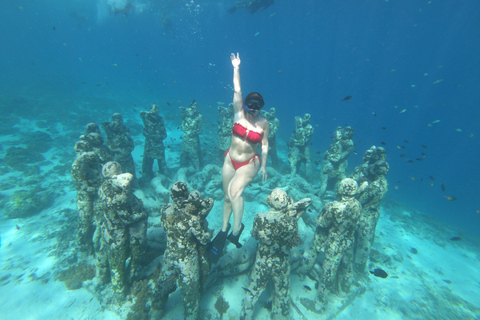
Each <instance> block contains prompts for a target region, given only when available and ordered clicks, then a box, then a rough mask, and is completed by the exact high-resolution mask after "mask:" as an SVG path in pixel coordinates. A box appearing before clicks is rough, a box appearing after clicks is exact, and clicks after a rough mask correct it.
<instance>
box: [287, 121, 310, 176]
mask: <svg viewBox="0 0 480 320" xmlns="http://www.w3.org/2000/svg"><path fill="white" fill-rule="evenodd" d="M310 118H311V115H310V114H308V113H306V114H305V115H304V117H303V118H300V117H295V131H293V133H292V136H291V137H290V140H288V142H287V146H288V161H289V162H290V168H291V175H292V178H293V177H295V175H296V174H297V170H298V167H299V166H300V164H301V163H305V177H307V178H312V177H313V175H312V159H311V155H310V140H311V139H312V137H313V131H314V129H313V127H312V125H311V124H310Z"/></svg>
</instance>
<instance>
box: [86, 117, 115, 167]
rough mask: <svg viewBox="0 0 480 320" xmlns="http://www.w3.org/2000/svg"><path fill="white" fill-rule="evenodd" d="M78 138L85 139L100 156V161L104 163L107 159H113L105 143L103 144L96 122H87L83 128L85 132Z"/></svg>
mask: <svg viewBox="0 0 480 320" xmlns="http://www.w3.org/2000/svg"><path fill="white" fill-rule="evenodd" d="M80 140H84V141H87V142H88V143H89V144H90V145H91V146H92V148H93V152H95V153H96V154H97V155H98V157H99V158H100V163H101V164H102V165H104V164H105V163H107V162H109V161H113V158H114V154H113V152H112V150H110V148H108V146H107V145H105V143H104V141H103V138H102V134H101V132H100V128H99V127H98V125H97V124H96V123H93V122H92V123H89V124H87V127H86V128H85V134H84V135H81V136H80Z"/></svg>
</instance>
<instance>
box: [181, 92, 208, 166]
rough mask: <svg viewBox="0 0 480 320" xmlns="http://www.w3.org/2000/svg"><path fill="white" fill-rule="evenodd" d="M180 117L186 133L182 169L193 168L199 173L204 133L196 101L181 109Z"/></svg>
mask: <svg viewBox="0 0 480 320" xmlns="http://www.w3.org/2000/svg"><path fill="white" fill-rule="evenodd" d="M180 115H181V117H182V119H183V120H182V126H181V129H182V131H183V132H184V135H183V138H182V154H181V155H180V164H181V166H182V167H188V166H192V167H193V168H194V169H195V170H196V171H197V172H198V171H200V166H201V163H202V157H201V150H200V138H199V136H200V134H201V133H202V125H203V117H202V115H201V114H200V113H199V112H198V107H197V103H196V102H195V100H194V101H193V102H192V103H191V104H190V105H189V106H188V107H187V108H183V107H180Z"/></svg>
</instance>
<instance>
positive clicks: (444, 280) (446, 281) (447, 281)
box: [442, 279, 452, 284]
mask: <svg viewBox="0 0 480 320" xmlns="http://www.w3.org/2000/svg"><path fill="white" fill-rule="evenodd" d="M442 281H443V282H445V283H448V284H450V283H452V281H450V280H447V279H442Z"/></svg>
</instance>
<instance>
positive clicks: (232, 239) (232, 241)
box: [227, 223, 245, 249]
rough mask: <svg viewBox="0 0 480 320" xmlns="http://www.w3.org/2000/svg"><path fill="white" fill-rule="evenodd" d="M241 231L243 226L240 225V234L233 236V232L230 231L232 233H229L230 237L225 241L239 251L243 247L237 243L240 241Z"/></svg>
mask: <svg viewBox="0 0 480 320" xmlns="http://www.w3.org/2000/svg"><path fill="white" fill-rule="evenodd" d="M243 229H245V225H244V224H243V223H242V226H241V227H240V232H239V233H238V234H237V235H236V236H234V235H233V231H232V233H230V235H229V236H228V237H227V239H228V240H229V241H230V242H231V243H233V244H234V245H236V246H237V249H240V248H241V247H243V245H242V244H241V243H240V242H238V239H240V236H241V235H242V232H243Z"/></svg>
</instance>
